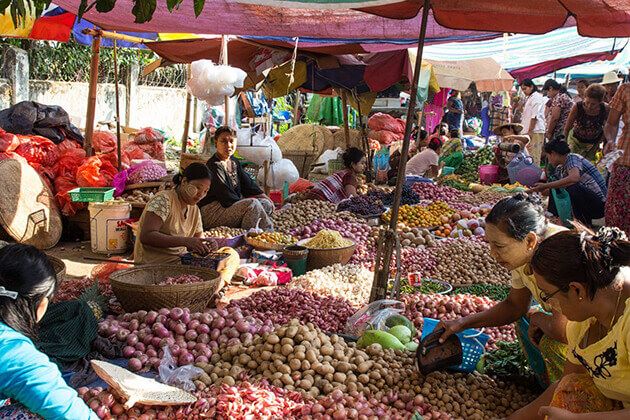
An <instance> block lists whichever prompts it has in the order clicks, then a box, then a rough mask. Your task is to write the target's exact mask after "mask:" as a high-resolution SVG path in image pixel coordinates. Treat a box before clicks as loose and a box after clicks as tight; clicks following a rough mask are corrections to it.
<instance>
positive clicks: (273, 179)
mask: <svg viewBox="0 0 630 420" xmlns="http://www.w3.org/2000/svg"><path fill="white" fill-rule="evenodd" d="M299 178H300V173H299V172H298V170H297V168H296V167H295V165H294V164H293V162H291V161H290V160H289V159H282V160H281V161H280V162H276V163H274V164H273V165H271V166H270V167H269V175H268V178H267V186H268V187H269V188H272V189H274V190H279V189H282V187H283V186H284V183H285V182H288V183H289V185H291V184H293V183H294V182H295V181H297V180H298V179H299ZM264 181H265V171H264V170H260V171H258V182H259V183H260V184H261V185H262V184H263V183H264Z"/></svg>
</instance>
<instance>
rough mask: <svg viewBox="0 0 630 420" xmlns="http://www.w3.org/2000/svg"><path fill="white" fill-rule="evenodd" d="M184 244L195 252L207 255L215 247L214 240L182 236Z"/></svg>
mask: <svg viewBox="0 0 630 420" xmlns="http://www.w3.org/2000/svg"><path fill="white" fill-rule="evenodd" d="M213 245H214V248H213ZM184 246H185V247H186V248H187V249H188V250H189V251H192V252H194V253H196V254H199V255H207V254H209V253H211V252H212V251H214V250H215V249H216V242H214V241H213V240H212V239H206V238H184Z"/></svg>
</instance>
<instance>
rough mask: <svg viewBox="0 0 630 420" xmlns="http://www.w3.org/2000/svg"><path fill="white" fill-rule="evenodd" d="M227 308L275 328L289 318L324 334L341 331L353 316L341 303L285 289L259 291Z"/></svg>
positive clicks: (337, 299)
mask: <svg viewBox="0 0 630 420" xmlns="http://www.w3.org/2000/svg"><path fill="white" fill-rule="evenodd" d="M227 308H228V310H239V311H242V313H243V315H249V316H252V317H254V318H257V319H261V320H263V319H264V320H266V321H269V320H270V321H271V322H273V323H275V324H283V323H286V322H288V321H289V320H291V319H292V318H295V319H298V320H300V321H301V322H303V323H307V322H312V323H313V324H315V325H317V326H318V327H319V328H320V329H321V330H322V331H326V332H340V331H343V329H344V326H345V323H346V321H347V320H348V318H349V317H350V316H352V314H354V312H355V309H354V308H353V307H352V305H351V304H350V302H348V301H347V300H345V299H342V298H339V297H334V296H319V295H316V294H314V293H311V292H308V291H306V290H302V289H289V288H276V289H272V290H261V291H259V292H256V293H254V294H252V295H251V296H249V297H246V298H243V299H238V300H233V301H232V302H230V304H229V305H228V307H227Z"/></svg>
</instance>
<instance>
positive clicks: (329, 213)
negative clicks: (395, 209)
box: [271, 200, 365, 233]
mask: <svg viewBox="0 0 630 420" xmlns="http://www.w3.org/2000/svg"><path fill="white" fill-rule="evenodd" d="M335 210H336V206H335V204H332V203H329V202H327V201H321V200H303V201H298V202H297V203H295V204H292V205H291V206H290V207H286V208H283V209H282V210H280V211H277V212H274V213H273V215H272V216H271V217H272V219H273V226H274V230H276V231H279V232H285V233H290V231H291V230H293V229H295V228H298V227H304V226H307V225H310V224H311V223H312V222H314V221H315V220H318V219H342V220H348V221H356V222H359V223H365V220H363V219H361V218H359V217H357V216H355V215H354V214H352V213H349V212H345V211H341V212H336V211H335Z"/></svg>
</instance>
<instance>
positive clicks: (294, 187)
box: [289, 178, 315, 194]
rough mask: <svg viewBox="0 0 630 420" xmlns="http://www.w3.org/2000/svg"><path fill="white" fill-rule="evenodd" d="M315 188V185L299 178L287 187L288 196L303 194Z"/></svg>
mask: <svg viewBox="0 0 630 420" xmlns="http://www.w3.org/2000/svg"><path fill="white" fill-rule="evenodd" d="M313 186H315V184H314V183H313V182H311V181H309V180H308V179H304V178H300V179H298V180H297V181H295V182H294V183H293V184H291V185H289V194H295V193H300V192H304V191H306V190H308V189H310V188H312V187H313Z"/></svg>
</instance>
